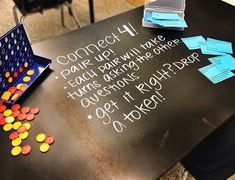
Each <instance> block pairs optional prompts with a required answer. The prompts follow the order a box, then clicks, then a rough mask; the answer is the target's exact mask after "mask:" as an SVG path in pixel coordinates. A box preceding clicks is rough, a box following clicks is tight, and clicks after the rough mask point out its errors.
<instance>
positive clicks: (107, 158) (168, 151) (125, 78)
mask: <svg viewBox="0 0 235 180" xmlns="http://www.w3.org/2000/svg"><path fill="white" fill-rule="evenodd" d="M185 13H186V21H187V23H188V26H189V28H188V29H185V31H182V32H180V31H171V30H161V29H150V28H144V27H142V22H141V21H142V17H143V7H141V8H137V9H134V10H132V11H129V12H126V13H123V14H120V15H118V16H115V17H112V18H109V19H107V20H104V21H100V22H98V23H95V24H92V25H90V26H87V27H85V28H82V29H80V30H77V31H74V32H70V33H67V34H65V35H63V36H60V37H58V38H55V39H50V40H46V41H44V42H40V43H38V44H35V45H33V49H34V53H35V54H37V55H40V56H43V57H47V58H50V59H52V60H53V63H52V65H51V67H50V68H51V70H50V71H47V72H46V73H45V74H44V76H43V77H42V78H41V80H40V81H38V82H37V85H36V86H35V87H34V88H31V89H30V91H29V92H28V93H27V96H25V97H24V99H23V100H22V102H21V103H22V105H29V106H34V105H36V106H39V107H40V110H41V111H40V113H39V115H38V116H37V117H36V119H35V120H34V121H33V122H32V128H31V130H30V132H29V133H30V136H29V138H28V139H27V140H26V141H25V142H27V143H28V144H30V145H31V146H32V152H31V153H30V154H29V155H28V156H23V155H20V156H18V157H13V156H12V155H11V154H10V151H11V148H12V147H11V143H10V140H9V139H8V133H5V132H3V131H2V130H1V131H0V133H1V138H0V159H1V161H0V179H14V180H15V179H34V180H36V179H44V180H45V179H48V180H52V179H58V180H59V179H66V180H68V179H102V180H103V179H136V180H137V179H140V180H144V179H156V178H159V177H160V176H161V175H162V174H163V173H165V172H166V171H167V170H168V169H169V168H170V167H172V166H173V165H174V164H175V163H176V162H178V161H180V160H181V159H182V158H183V157H184V156H185V155H186V154H187V153H188V152H189V151H190V150H191V149H192V148H193V147H195V146H196V145H197V144H198V143H199V142H200V141H202V140H203V139H204V138H205V137H207V136H208V135H209V134H210V133H212V132H213V131H214V130H215V129H216V128H218V127H219V126H220V125H221V124H223V123H224V122H225V121H226V120H227V119H229V117H231V116H232V115H233V114H234V113H235V96H234V92H235V81H234V80H235V79H234V78H230V79H228V80H225V81H223V82H221V83H218V84H213V83H211V82H210V81H209V80H208V79H206V78H205V77H204V76H203V75H202V74H201V73H200V72H199V71H198V69H199V68H201V67H203V66H206V65H208V64H210V63H209V61H208V60H207V58H209V57H212V56H208V55H202V54H201V52H200V51H199V50H194V51H190V50H188V49H187V48H186V46H185V45H184V44H183V43H181V40H180V38H182V37H188V36H195V35H203V36H204V37H212V38H216V39H221V40H227V41H231V42H232V43H233V44H234V45H235V36H234V34H235V25H234V18H235V11H234V7H233V6H230V5H228V4H225V3H224V2H222V1H219V0H214V1H213V2H211V1H204V0H190V1H187V6H186V11H185ZM128 56H129V58H128ZM40 132H43V133H45V134H47V135H53V136H54V137H55V139H56V141H55V143H54V144H53V145H52V146H51V147H50V150H49V152H48V153H41V152H40V151H39V145H40V144H39V143H37V142H36V140H35V136H36V135H37V134H38V133H40Z"/></svg>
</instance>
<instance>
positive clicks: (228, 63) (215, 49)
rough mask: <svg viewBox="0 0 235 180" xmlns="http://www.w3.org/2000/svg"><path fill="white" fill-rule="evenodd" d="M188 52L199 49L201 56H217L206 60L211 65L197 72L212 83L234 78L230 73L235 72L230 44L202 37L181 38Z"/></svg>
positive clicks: (234, 59) (234, 60)
mask: <svg viewBox="0 0 235 180" xmlns="http://www.w3.org/2000/svg"><path fill="white" fill-rule="evenodd" d="M181 40H182V41H183V43H184V44H185V45H186V46H187V48H188V49H189V50H196V49H200V50H201V52H202V54H206V55H218V56H216V57H212V58H208V60H209V61H210V63H211V64H209V65H207V66H205V67H202V68H200V69H199V71H200V72H201V73H202V74H203V75H204V76H205V77H206V78H208V79H209V80H210V81H211V82H212V83H214V84H217V83H219V82H222V81H224V80H226V79H229V78H231V77H234V76H235V74H234V73H233V72H232V71H233V70H235V58H234V57H233V56H232V55H231V54H233V48H232V43H231V42H228V41H222V40H218V39H213V38H207V40H206V39H205V38H204V37H203V36H193V37H187V38H181Z"/></svg>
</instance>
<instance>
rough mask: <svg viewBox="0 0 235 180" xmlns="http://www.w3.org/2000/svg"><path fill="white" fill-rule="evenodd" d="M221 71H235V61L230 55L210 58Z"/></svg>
mask: <svg viewBox="0 0 235 180" xmlns="http://www.w3.org/2000/svg"><path fill="white" fill-rule="evenodd" d="M208 60H209V61H210V62H211V63H212V64H214V65H216V67H217V68H218V69H220V70H235V59H234V57H232V56H231V55H230V54H228V55H225V56H217V57H213V58H208Z"/></svg>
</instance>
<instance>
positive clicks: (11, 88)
mask: <svg viewBox="0 0 235 180" xmlns="http://www.w3.org/2000/svg"><path fill="white" fill-rule="evenodd" d="M8 91H9V92H10V93H11V94H15V92H16V91H17V89H16V87H14V86H12V87H10V88H9V89H8Z"/></svg>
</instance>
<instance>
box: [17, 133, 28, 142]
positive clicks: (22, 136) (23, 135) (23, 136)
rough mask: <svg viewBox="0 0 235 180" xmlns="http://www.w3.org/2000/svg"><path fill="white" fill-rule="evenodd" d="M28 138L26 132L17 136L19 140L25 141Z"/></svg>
mask: <svg viewBox="0 0 235 180" xmlns="http://www.w3.org/2000/svg"><path fill="white" fill-rule="evenodd" d="M28 136H29V133H28V132H27V131H25V132H24V133H20V134H19V138H20V139H22V140H23V139H26V138H27V137H28Z"/></svg>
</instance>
